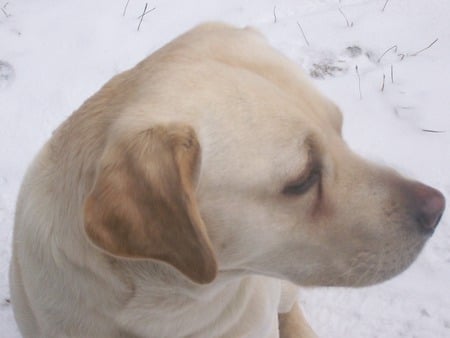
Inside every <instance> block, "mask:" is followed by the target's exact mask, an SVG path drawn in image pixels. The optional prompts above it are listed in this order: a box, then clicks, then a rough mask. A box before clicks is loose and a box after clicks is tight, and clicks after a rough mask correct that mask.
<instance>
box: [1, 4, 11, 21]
mask: <svg viewBox="0 0 450 338" xmlns="http://www.w3.org/2000/svg"><path fill="white" fill-rule="evenodd" d="M8 5H9V2H7V3H5V4H4V5H3V7H2V8H1V9H2V12H3V14H4V15H5V16H6V17H7V18H9V17H10V16H11V14H9V13H8V12H7V11H6V7H7V6H8Z"/></svg>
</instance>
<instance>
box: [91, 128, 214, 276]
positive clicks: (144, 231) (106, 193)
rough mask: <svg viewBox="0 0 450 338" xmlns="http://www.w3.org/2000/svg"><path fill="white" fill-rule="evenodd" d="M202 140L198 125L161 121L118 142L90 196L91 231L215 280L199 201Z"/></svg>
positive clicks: (105, 244)
mask: <svg viewBox="0 0 450 338" xmlns="http://www.w3.org/2000/svg"><path fill="white" fill-rule="evenodd" d="M199 162H200V146H199V143H198V141H197V138H196V136H195V133H194V131H193V130H192V128H190V127H187V126H184V125H169V126H157V127H154V128H151V129H149V130H146V131H143V132H140V133H139V134H138V135H135V136H133V137H132V138H131V139H128V140H122V141H120V142H116V145H115V146H113V147H109V149H108V150H107V151H106V152H105V154H104V155H103V157H102V158H101V160H100V168H99V169H98V173H97V177H96V181H95V184H94V187H93V189H92V191H91V192H90V193H89V195H88V196H87V198H86V200H85V209H84V217H85V231H86V234H87V236H88V238H89V239H90V241H91V242H92V243H93V244H94V245H95V246H97V247H99V248H100V249H102V250H104V251H106V252H107V253H109V254H111V255H114V256H118V257H124V258H141V259H142V258H144V259H155V260H159V261H163V262H166V263H168V264H170V265H172V266H173V267H175V268H176V269H178V270H179V271H181V272H182V273H183V274H184V275H186V276H187V277H189V278H190V279H191V280H192V281H194V282H197V283H209V282H211V281H212V280H213V279H214V278H215V276H216V274H217V262H216V259H215V256H214V253H213V250H212V248H211V243H210V240H209V237H208V235H207V233H206V228H205V225H204V223H203V221H202V219H201V217H200V213H199V210H198V207H197V203H196V198H195V193H194V186H195V183H196V182H195V181H196V178H197V172H198V167H199V165H200V164H199Z"/></svg>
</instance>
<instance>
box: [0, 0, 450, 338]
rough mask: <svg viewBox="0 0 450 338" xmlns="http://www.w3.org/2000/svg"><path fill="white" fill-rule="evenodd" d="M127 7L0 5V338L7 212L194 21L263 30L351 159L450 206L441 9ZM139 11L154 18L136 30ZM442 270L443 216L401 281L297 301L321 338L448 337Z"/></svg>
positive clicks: (236, 1) (169, 0) (242, 1)
mask: <svg viewBox="0 0 450 338" xmlns="http://www.w3.org/2000/svg"><path fill="white" fill-rule="evenodd" d="M126 2H127V1H126V0H121V1H111V0H96V1H91V0H78V1H67V0H66V1H56V0H38V1H23V0H22V1H20V0H9V1H7V0H0V9H1V10H0V336H1V337H5V338H14V337H19V334H18V331H17V328H16V326H15V323H14V320H13V316H12V311H11V306H10V305H9V304H8V302H7V299H8V298H9V289H8V278H7V275H8V273H7V272H8V264H9V257H10V253H11V249H10V245H11V232H12V224H13V216H14V203H15V199H16V195H17V191H18V188H19V185H20V181H21V178H22V175H23V173H24V170H25V169H26V167H27V165H28V164H29V163H30V161H31V159H32V157H33V156H34V154H35V153H36V152H37V150H38V149H39V147H40V146H41V145H42V144H43V142H44V141H45V140H46V139H47V138H49V137H50V135H51V132H52V130H53V129H55V128H56V127H57V126H58V124H59V123H61V122H62V121H63V120H64V119H65V118H66V117H67V116H69V115H70V114H71V112H72V111H73V110H75V109H76V108H77V107H78V106H79V105H80V104H81V103H82V102H83V101H84V100H85V99H86V98H87V97H89V96H90V95H92V94H93V93H94V92H95V91H96V90H97V89H98V88H99V87H100V86H101V85H102V84H103V83H104V82H106V81H107V80H108V79H109V78H111V76H113V75H114V74H116V73H118V72H120V71H122V70H125V69H127V68H129V67H131V66H133V65H134V64H135V63H137V62H138V61H139V60H141V59H142V58H144V57H145V56H146V55H148V54H149V53H151V52H152V51H154V50H155V49H157V48H158V47H160V46H162V45H163V44H164V43H166V42H168V41H169V40H171V39H172V38H173V37H175V36H176V35H178V34H180V33H182V32H184V31H185V30H187V29H188V28H190V27H192V26H193V25H195V24H197V23H200V22H202V21H206V20H208V21H210V20H221V21H226V22H229V23H233V24H236V25H239V26H246V25H251V26H255V27H256V28H258V29H260V30H261V31H263V32H264V34H266V35H267V37H268V39H269V41H270V42H271V43H272V44H273V45H274V46H275V47H276V48H277V49H279V50H280V51H282V52H283V53H284V54H286V55H288V56H289V57H290V58H292V59H293V60H294V61H295V62H297V63H298V64H299V65H301V66H303V67H304V68H305V69H306V70H307V71H308V72H311V73H312V74H313V75H314V76H316V78H315V79H314V82H315V85H316V86H317V87H318V88H319V89H321V90H322V91H323V92H324V93H325V94H326V95H328V96H329V97H331V98H332V99H333V100H334V101H335V102H336V103H338V105H339V106H340V107H341V109H342V110H343V112H344V115H345V128H344V134H345V138H346V139H347V140H348V142H349V144H350V145H351V147H352V148H353V149H355V150H356V151H358V152H360V153H361V154H363V155H365V156H367V157H369V158H371V159H374V160H376V161H377V162H381V163H384V164H387V165H391V166H393V167H395V168H396V169H397V170H399V171H401V172H403V173H405V174H407V175H410V176H412V177H414V178H416V179H419V180H422V181H424V182H426V183H428V184H430V185H433V186H435V187H436V188H439V189H440V190H441V191H442V192H443V193H444V194H445V195H446V197H447V200H449V199H450V93H449V89H450V66H449V63H450V20H449V15H450V2H449V1H442V0H428V1H421V0H391V1H388V2H387V4H386V0H372V1H371V0H365V1H363V0H342V1H339V0H303V1H300V0H279V1H276V0H270V1H269V0H228V1H219V0H214V1H212V0H200V1H183V0H164V1H163V0H130V1H129V4H128V6H127V9H126V13H125V15H124V16H123V12H124V8H125V5H126ZM146 2H148V9H152V8H155V9H154V10H153V11H152V12H150V13H148V14H147V15H145V17H144V19H143V22H142V24H141V27H140V30H139V31H137V27H138V24H139V19H138V16H139V15H141V14H142V11H143V9H144V6H145V3H146ZM384 5H386V7H385V9H384V11H382V8H383V6H384ZM339 9H340V10H339ZM275 21H276V22H275ZM347 22H348V24H347ZM299 24H300V26H301V28H302V29H303V31H304V34H305V37H306V39H307V41H308V43H307V42H306V40H305V37H304V36H303V34H302V32H301V30H300V28H299ZM435 39H438V41H437V42H435V43H434V44H433V45H432V46H431V47H429V48H428V49H425V50H423V51H421V52H420V53H418V54H417V55H414V54H415V53H417V52H418V51H420V50H422V49H424V48H426V47H427V46H429V45H430V44H431V43H432V42H433V41H434V40H435ZM393 46H396V47H395V48H392V49H391V50H389V51H388V52H386V54H384V55H383V53H384V52H385V51H387V50H388V49H389V48H391V47H393ZM356 66H358V73H359V77H360V87H361V93H360V91H359V85H358V82H359V81H358V74H357V72H356ZM391 67H392V69H393V82H392V79H391ZM383 74H384V75H385V80H384V82H385V83H384V90H383V91H381V87H382V83H383ZM317 76H319V77H317ZM360 95H361V98H360ZM424 130H427V131H424ZM430 131H436V132H430ZM449 268H450V212H448V211H447V213H446V214H445V215H444V217H443V219H442V222H441V224H440V226H439V228H438V229H437V231H436V232H435V235H434V236H433V238H432V239H431V240H430V241H429V243H428V245H427V247H426V248H425V250H424V252H423V253H422V254H421V256H420V257H419V259H418V260H417V261H416V262H415V263H414V264H413V266H412V267H411V268H410V269H409V270H407V272H405V273H403V274H402V275H400V276H398V277H396V278H394V279H393V280H391V281H388V282H385V283H383V284H382V285H378V286H374V287H370V288H365V289H324V288H318V289H315V290H305V291H303V292H302V295H301V298H300V301H301V303H302V304H303V306H304V309H305V312H306V316H307V317H308V318H309V320H310V322H311V324H312V326H313V327H314V329H315V330H316V331H317V333H318V334H319V335H320V336H321V337H324V338H325V337H330V338H331V337H332V338H339V337H342V338H344V337H345V338H360V337H383V338H390V337H417V338H439V337H442V338H444V337H450V269H449Z"/></svg>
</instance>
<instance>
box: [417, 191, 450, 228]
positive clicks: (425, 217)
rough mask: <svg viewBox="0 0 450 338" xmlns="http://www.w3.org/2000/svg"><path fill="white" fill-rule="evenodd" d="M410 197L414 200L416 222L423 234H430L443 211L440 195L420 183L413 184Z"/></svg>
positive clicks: (443, 199) (443, 200) (442, 200)
mask: <svg viewBox="0 0 450 338" xmlns="http://www.w3.org/2000/svg"><path fill="white" fill-rule="evenodd" d="M411 192H412V195H413V196H411V197H412V198H413V200H414V209H415V215H416V220H417V222H418V223H419V226H420V227H421V230H422V231H424V232H425V233H432V232H433V231H434V229H435V228H436V226H437V225H438V223H439V220H440V219H441V217H442V214H443V213H444V209H445V198H444V195H442V193H441V192H440V191H438V190H436V189H434V188H431V187H429V186H426V185H425V184H422V183H414V184H413V188H412V191H411Z"/></svg>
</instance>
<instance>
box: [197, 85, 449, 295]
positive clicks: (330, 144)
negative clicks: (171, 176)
mask: <svg viewBox="0 0 450 338" xmlns="http://www.w3.org/2000/svg"><path fill="white" fill-rule="evenodd" d="M306 85H307V84H305V83H299V84H298V94H297V95H296V96H295V97H289V95H286V93H285V92H283V91H282V90H281V91H278V89H280V88H270V89H269V88H266V90H265V89H264V88H259V87H257V86H256V87H249V88H246V91H248V92H249V93H253V94H252V95H251V96H252V97H251V98H249V101H250V102H248V103H246V104H245V106H246V110H245V112H242V111H239V108H236V110H234V109H232V110H233V112H232V113H229V112H227V113H226V115H224V116H223V117H222V118H221V119H219V120H217V121H215V123H214V125H208V126H207V127H205V128H204V129H206V130H212V132H208V135H207V136H205V137H204V139H203V142H204V144H203V145H202V147H203V156H202V157H203V160H202V171H201V176H200V181H199V186H198V191H197V196H198V198H199V204H200V209H201V213H202V215H203V219H204V221H205V223H206V224H207V225H208V230H209V234H210V238H211V239H212V241H213V243H214V248H215V252H216V254H217V257H218V259H219V262H220V265H219V266H221V268H222V269H224V270H235V269H236V270H239V269H242V270H246V271H251V272H255V273H262V274H266V275H270V276H275V277H279V278H288V279H289V280H291V281H293V282H295V283H297V284H301V285H347V286H361V285H367V284H372V283H376V282H379V281H382V280H385V279H387V278H389V277H392V276H394V275H396V274H398V273H399V272H401V271H403V270H404V269H405V268H406V267H407V266H408V265H409V264H410V263H411V262H412V261H413V260H414V259H415V257H416V256H417V254H418V253H419V252H420V250H421V248H422V247H423V245H424V244H425V242H426V240H427V239H428V238H429V236H430V235H431V234H432V232H433V229H434V227H435V225H436V223H437V222H438V218H439V216H440V214H441V213H442V208H443V199H442V196H441V195H440V194H439V193H438V192H437V191H435V190H433V189H431V188H428V187H426V186H424V185H421V184H420V183H415V182H412V181H408V180H406V179H404V178H402V177H401V176H400V175H398V174H396V173H395V172H394V171H393V170H390V169H387V168H382V167H379V166H377V165H375V164H373V163H370V162H368V161H365V160H364V159H362V158H360V157H359V156H357V155H356V154H354V153H353V152H352V151H351V150H350V149H349V147H348V146H347V145H346V143H345V142H344V140H343V139H342V136H341V119H342V118H341V113H340V112H339V110H338V109H337V108H336V107H335V106H333V105H332V104H330V103H329V102H327V100H325V99H323V98H320V96H319V95H314V99H311V90H312V89H311V88H308V89H306V90H305V86H306ZM240 104H242V103H240ZM234 111H239V113H234Z"/></svg>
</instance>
